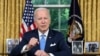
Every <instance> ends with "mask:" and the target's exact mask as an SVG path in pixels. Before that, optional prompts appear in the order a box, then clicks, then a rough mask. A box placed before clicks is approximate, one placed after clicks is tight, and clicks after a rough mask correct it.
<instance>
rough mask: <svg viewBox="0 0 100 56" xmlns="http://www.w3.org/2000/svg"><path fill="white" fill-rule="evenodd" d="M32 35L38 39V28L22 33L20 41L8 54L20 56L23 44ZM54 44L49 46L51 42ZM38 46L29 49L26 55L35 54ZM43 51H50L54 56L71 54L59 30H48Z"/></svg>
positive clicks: (68, 55)
mask: <svg viewBox="0 0 100 56" xmlns="http://www.w3.org/2000/svg"><path fill="white" fill-rule="evenodd" d="M32 37H36V38H37V39H39V35H38V30H37V29H36V30H33V31H30V32H27V33H25V34H24V37H23V39H22V41H21V42H20V43H19V45H17V46H16V47H15V48H14V49H13V50H12V51H11V53H10V56H22V55H23V54H21V50H22V48H23V46H24V45H26V44H28V42H29V41H30V39H31V38H32ZM54 43H55V44H56V45H55V46H50V45H51V44H54ZM39 49H40V46H39V45H36V46H35V47H33V48H32V49H31V50H29V51H28V52H27V55H28V56H35V55H34V53H35V52H36V50H39ZM45 52H47V53H52V54H54V55H55V56H72V55H71V50H70V49H69V48H68V46H67V44H66V42H65V41H64V37H63V35H62V34H61V33H60V32H57V31H55V30H49V33H48V37H47V40H46V46H45Z"/></svg>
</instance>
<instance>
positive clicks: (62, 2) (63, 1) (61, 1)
mask: <svg viewBox="0 0 100 56" xmlns="http://www.w3.org/2000/svg"><path fill="white" fill-rule="evenodd" d="M60 3H61V4H70V3H71V0H60Z"/></svg>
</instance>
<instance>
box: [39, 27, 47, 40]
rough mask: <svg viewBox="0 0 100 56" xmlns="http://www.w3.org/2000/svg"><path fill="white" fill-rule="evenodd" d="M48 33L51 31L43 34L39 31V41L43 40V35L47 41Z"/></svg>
mask: <svg viewBox="0 0 100 56" xmlns="http://www.w3.org/2000/svg"><path fill="white" fill-rule="evenodd" d="M48 33H49V29H48V30H47V31H46V32H45V33H42V32H40V31H39V30H38V34H39V40H40V39H41V35H45V36H46V37H45V39H47V36H48Z"/></svg>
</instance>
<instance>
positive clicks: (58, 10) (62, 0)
mask: <svg viewBox="0 0 100 56" xmlns="http://www.w3.org/2000/svg"><path fill="white" fill-rule="evenodd" d="M32 3H33V6H34V7H35V8H37V7H47V8H48V9H50V14H51V26H50V27H51V28H53V29H54V30H58V31H60V32H62V33H63V34H64V36H66V33H67V28H68V24H67V21H68V15H69V7H70V3H71V0H32Z"/></svg>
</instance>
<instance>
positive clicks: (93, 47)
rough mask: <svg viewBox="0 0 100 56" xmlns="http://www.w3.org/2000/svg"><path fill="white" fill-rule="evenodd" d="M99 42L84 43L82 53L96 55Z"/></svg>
mask: <svg viewBox="0 0 100 56" xmlns="http://www.w3.org/2000/svg"><path fill="white" fill-rule="evenodd" d="M99 46H100V44H99V42H96V41H95V42H85V48H84V53H86V54H98V53H99V51H100V50H99V49H100V47H99Z"/></svg>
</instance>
